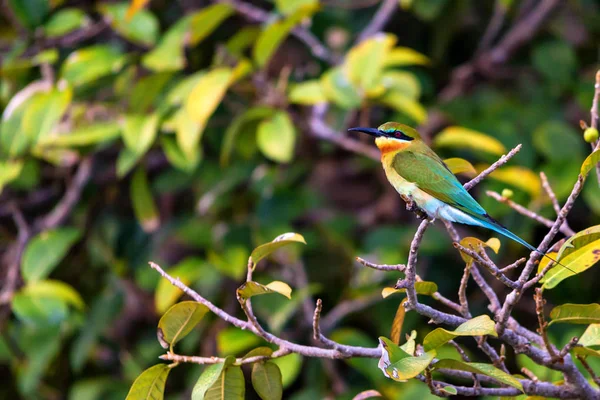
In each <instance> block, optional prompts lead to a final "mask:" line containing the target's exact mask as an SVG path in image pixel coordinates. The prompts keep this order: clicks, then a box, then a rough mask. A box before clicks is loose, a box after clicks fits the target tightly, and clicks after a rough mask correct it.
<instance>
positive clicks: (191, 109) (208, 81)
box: [185, 67, 232, 129]
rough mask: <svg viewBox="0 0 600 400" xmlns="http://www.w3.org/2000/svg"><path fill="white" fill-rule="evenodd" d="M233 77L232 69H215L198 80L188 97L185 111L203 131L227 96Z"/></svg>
mask: <svg viewBox="0 0 600 400" xmlns="http://www.w3.org/2000/svg"><path fill="white" fill-rule="evenodd" d="M231 76H232V70H231V68H226V67H222V68H215V69H213V70H212V71H210V72H208V73H207V74H205V75H203V76H202V77H201V78H200V79H199V80H198V83H196V85H195V86H194V88H193V89H192V91H191V93H190V94H189V96H188V97H187V100H186V102H185V109H186V111H187V112H188V114H189V116H190V117H191V118H192V120H194V121H196V122H198V123H199V124H200V125H201V126H202V129H204V126H206V122H207V121H208V119H209V118H210V116H211V115H212V114H213V113H214V112H215V110H216V109H217V107H218V106H219V104H220V103H221V100H222V99H223V96H225V92H226V91H227V88H228V87H229V83H230V80H231Z"/></svg>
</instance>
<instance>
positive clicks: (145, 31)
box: [98, 2, 159, 46]
mask: <svg viewBox="0 0 600 400" xmlns="http://www.w3.org/2000/svg"><path fill="white" fill-rule="evenodd" d="M128 8H129V4H128V3H126V2H123V3H114V4H101V5H100V6H99V7H98V9H99V11H100V13H102V15H104V17H105V18H107V19H108V20H109V21H110V25H111V27H112V28H113V29H114V30H115V31H117V33H119V35H121V36H123V37H124V38H125V39H127V40H129V41H131V42H133V43H135V44H139V45H143V46H152V45H154V43H156V39H157V38H158V28H159V26H158V19H157V18H156V17H155V16H154V14H152V13H151V12H150V11H148V10H145V9H141V10H139V11H138V12H136V13H135V15H133V17H132V18H130V19H128V18H126V14H127V9H128Z"/></svg>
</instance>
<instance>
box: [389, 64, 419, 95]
mask: <svg viewBox="0 0 600 400" xmlns="http://www.w3.org/2000/svg"><path fill="white" fill-rule="evenodd" d="M381 84H382V85H383V87H384V88H385V89H387V90H393V91H394V92H395V93H399V94H401V95H403V96H405V97H408V98H410V99H413V100H416V99H418V98H419V96H421V84H420V83H419V80H418V79H417V77H416V76H415V75H414V74H412V73H410V72H405V71H394V70H392V71H384V72H383V73H382V74H381Z"/></svg>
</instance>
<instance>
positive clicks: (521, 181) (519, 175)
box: [478, 167, 542, 199]
mask: <svg viewBox="0 0 600 400" xmlns="http://www.w3.org/2000/svg"><path fill="white" fill-rule="evenodd" d="M478 169H480V170H483V169H484V168H483V167H481V168H479V167H478ZM489 177H490V178H492V179H494V180H496V181H499V182H502V183H507V184H509V185H511V186H513V187H516V188H518V189H521V190H522V191H524V192H525V193H528V194H529V195H530V196H531V198H532V199H537V198H538V197H539V196H540V195H541V193H542V181H541V180H540V177H539V175H538V174H536V173H535V172H533V171H532V170H530V169H529V168H525V167H502V168H499V169H497V170H495V171H494V172H492V173H491V174H490V175H489Z"/></svg>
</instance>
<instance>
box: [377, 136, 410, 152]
mask: <svg viewBox="0 0 600 400" xmlns="http://www.w3.org/2000/svg"><path fill="white" fill-rule="evenodd" d="M375 144H376V145H377V147H378V148H379V150H380V151H381V156H382V157H383V156H385V155H387V154H389V153H395V152H397V151H400V150H403V149H405V148H407V147H408V146H410V142H401V141H399V140H395V139H390V138H386V137H378V138H377V139H375Z"/></svg>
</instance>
